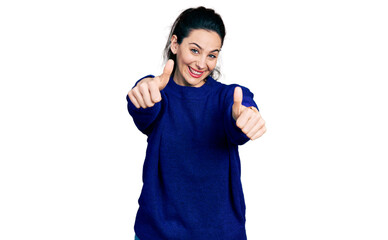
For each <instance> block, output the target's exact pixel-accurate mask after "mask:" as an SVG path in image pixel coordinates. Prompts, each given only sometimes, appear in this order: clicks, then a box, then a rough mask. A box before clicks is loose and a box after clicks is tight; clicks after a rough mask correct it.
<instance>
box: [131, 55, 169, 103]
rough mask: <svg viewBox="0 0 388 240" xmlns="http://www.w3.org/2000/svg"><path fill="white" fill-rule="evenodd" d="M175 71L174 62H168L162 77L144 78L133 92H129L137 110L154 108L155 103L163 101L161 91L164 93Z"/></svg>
mask: <svg viewBox="0 0 388 240" xmlns="http://www.w3.org/2000/svg"><path fill="white" fill-rule="evenodd" d="M173 69H174V61H173V60H171V59H170V60H168V61H167V63H166V65H165V66H164V70H163V73H162V75H160V76H157V77H154V78H151V77H148V78H144V79H143V80H141V81H140V82H138V83H137V84H136V86H135V87H134V88H132V89H131V91H129V92H128V97H129V99H130V100H131V102H132V103H133V105H135V107H136V108H140V107H142V108H148V107H153V106H154V105H155V103H157V102H160V101H161V100H162V96H161V94H160V91H162V90H163V89H164V88H165V87H166V86H167V83H168V81H169V80H170V75H171V73H172V71H173Z"/></svg>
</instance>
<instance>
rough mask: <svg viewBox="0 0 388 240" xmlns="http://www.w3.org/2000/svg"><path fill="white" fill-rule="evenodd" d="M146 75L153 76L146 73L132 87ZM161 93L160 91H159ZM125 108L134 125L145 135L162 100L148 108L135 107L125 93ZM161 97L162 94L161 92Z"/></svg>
mask: <svg viewBox="0 0 388 240" xmlns="http://www.w3.org/2000/svg"><path fill="white" fill-rule="evenodd" d="M147 77H154V76H153V75H147V76H145V77H143V78H141V79H140V80H138V81H137V82H136V83H135V85H134V86H133V87H132V88H134V87H135V86H136V84H137V83H138V82H140V81H141V80H143V79H144V78H147ZM161 94H162V92H161ZM126 99H127V109H128V112H129V114H130V115H131V116H132V119H133V121H134V123H135V125H136V127H137V128H138V129H139V130H140V131H141V132H142V133H144V134H146V135H147V136H148V135H149V134H150V133H151V131H152V128H153V126H154V123H155V120H156V119H157V118H158V116H159V113H160V112H161V105H162V101H163V100H162V101H160V102H158V103H155V105H154V106H153V107H149V108H145V109H144V108H136V106H135V105H134V104H133V103H132V101H131V100H130V98H129V96H128V94H127V97H126ZM162 99H163V94H162Z"/></svg>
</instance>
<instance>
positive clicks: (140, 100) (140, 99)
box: [132, 87, 146, 108]
mask: <svg viewBox="0 0 388 240" xmlns="http://www.w3.org/2000/svg"><path fill="white" fill-rule="evenodd" d="M132 92H133V96H134V97H135V98H136V100H137V102H138V103H139V105H140V107H142V108H146V105H145V103H144V101H143V96H142V95H141V93H140V92H139V88H138V87H134V88H133V89H132Z"/></svg>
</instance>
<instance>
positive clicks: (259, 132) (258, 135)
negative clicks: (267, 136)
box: [251, 126, 267, 140]
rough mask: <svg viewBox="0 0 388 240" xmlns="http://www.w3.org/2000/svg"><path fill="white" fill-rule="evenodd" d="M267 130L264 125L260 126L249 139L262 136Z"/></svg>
mask: <svg viewBox="0 0 388 240" xmlns="http://www.w3.org/2000/svg"><path fill="white" fill-rule="evenodd" d="M266 131H267V128H266V127H265V126H263V127H262V128H260V129H259V131H257V133H256V134H255V135H254V136H253V137H252V138H251V140H255V139H257V138H259V137H261V136H263V134H264V133H265V132H266Z"/></svg>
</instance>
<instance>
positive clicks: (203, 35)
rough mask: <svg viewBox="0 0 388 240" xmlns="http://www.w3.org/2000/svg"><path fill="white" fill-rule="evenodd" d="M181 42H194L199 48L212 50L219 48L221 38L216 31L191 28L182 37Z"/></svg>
mask: <svg viewBox="0 0 388 240" xmlns="http://www.w3.org/2000/svg"><path fill="white" fill-rule="evenodd" d="M182 43H186V44H190V43H196V44H198V45H199V46H201V48H204V49H208V50H214V49H221V38H220V36H219V35H218V33H216V32H214V31H210V30H205V29H193V30H191V31H190V33H189V35H188V36H187V37H186V38H184V39H183V41H182Z"/></svg>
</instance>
